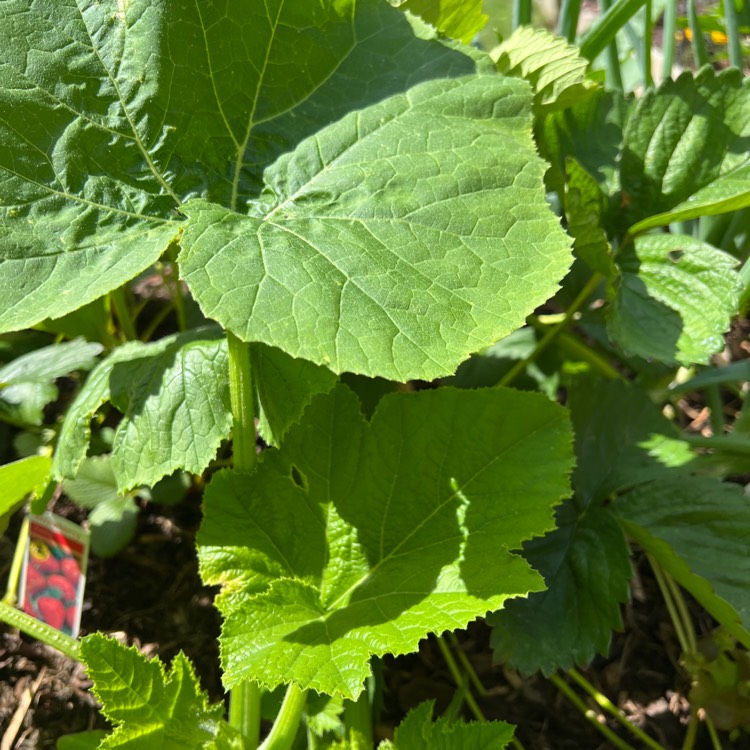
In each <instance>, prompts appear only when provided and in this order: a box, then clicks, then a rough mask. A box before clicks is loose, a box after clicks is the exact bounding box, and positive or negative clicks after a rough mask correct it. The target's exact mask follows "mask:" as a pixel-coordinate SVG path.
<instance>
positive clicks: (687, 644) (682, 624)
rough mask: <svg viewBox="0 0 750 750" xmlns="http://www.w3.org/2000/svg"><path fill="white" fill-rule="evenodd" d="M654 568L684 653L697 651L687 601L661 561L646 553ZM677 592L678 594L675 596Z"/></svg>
mask: <svg viewBox="0 0 750 750" xmlns="http://www.w3.org/2000/svg"><path fill="white" fill-rule="evenodd" d="M646 557H647V559H648V561H649V564H650V565H651V568H652V570H653V571H654V577H655V578H656V582H657V583H658V584H659V589H660V590H661V593H662V596H663V597H664V603H665V604H666V605H667V611H668V612H669V617H670V619H671V620H672V625H673V626H674V631H675V635H676V636H677V640H678V641H679V643H680V648H681V649H682V652H683V653H684V654H691V653H694V651H695V635H694V633H693V632H692V631H693V627H692V623H691V622H690V617H689V615H688V612H687V608H686V607H685V601H684V599H683V598H682V596H681V595H680V593H679V590H676V587H675V586H674V585H673V583H672V581H671V578H670V576H669V575H668V574H667V572H666V571H665V570H664V569H663V568H662V567H661V565H659V563H658V562H657V561H656V560H654V559H653V557H651V555H646ZM675 594H677V596H676V597H675Z"/></svg>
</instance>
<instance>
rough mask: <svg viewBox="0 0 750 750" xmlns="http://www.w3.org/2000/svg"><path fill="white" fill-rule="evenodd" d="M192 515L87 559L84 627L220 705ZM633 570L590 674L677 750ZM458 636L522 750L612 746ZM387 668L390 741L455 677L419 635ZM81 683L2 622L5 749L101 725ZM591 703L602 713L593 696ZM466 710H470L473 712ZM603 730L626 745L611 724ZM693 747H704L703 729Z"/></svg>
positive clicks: (666, 673)
mask: <svg viewBox="0 0 750 750" xmlns="http://www.w3.org/2000/svg"><path fill="white" fill-rule="evenodd" d="M55 510H56V512H59V513H61V514H63V515H67V516H69V517H71V518H73V519H76V518H77V516H79V515H80V513H81V511H79V510H78V509H76V508H75V507H74V506H72V505H67V504H66V503H65V501H64V500H63V501H61V502H60V503H59V504H58V506H57V507H56V508H55ZM199 523H200V504H199V500H198V498H197V497H196V498H192V499H188V500H187V501H185V502H183V503H181V504H180V505H178V506H175V507H171V508H168V507H162V506H158V505H155V504H144V507H143V509H142V512H141V514H140V519H139V527H138V532H137V534H136V537H135V539H134V541H133V542H132V543H131V544H130V545H129V546H128V547H127V548H126V549H125V550H124V551H123V552H121V553H120V554H119V555H117V556H115V557H113V558H110V559H97V558H92V560H91V563H90V568H89V578H88V582H87V588H86V603H85V609H84V615H83V632H84V633H86V632H92V631H95V630H101V631H103V632H106V633H115V634H119V637H120V638H122V639H124V640H126V641H127V642H128V643H135V644H137V645H138V646H139V647H140V648H141V649H142V650H143V651H144V652H145V653H147V654H148V655H154V654H158V655H159V656H160V657H161V658H162V659H164V660H166V661H169V660H170V659H171V658H173V657H174V655H175V654H176V653H177V652H178V651H179V650H180V649H182V650H184V651H185V652H186V654H187V655H188V656H189V657H190V659H191V660H192V661H193V663H194V664H195V667H196V671H197V673H198V674H199V676H200V679H201V682H202V685H203V687H204V688H205V689H206V690H207V691H208V694H209V696H210V699H211V700H212V701H220V700H224V698H225V694H224V691H223V689H222V686H221V679H220V671H219V665H218V648H217V636H218V634H219V628H220V619H219V616H218V614H217V612H216V610H215V609H214V608H213V607H212V599H213V595H214V593H215V592H214V590H212V589H209V588H206V587H204V586H202V584H201V582H200V579H199V577H198V573H197V563H196V559H195V551H194V549H195V548H194V538H195V533H196V531H197V528H198V525H199ZM19 525H20V517H17V518H14V519H13V522H12V523H11V526H10V528H9V529H8V531H7V532H6V534H5V535H4V536H3V537H2V541H1V542H0V572H2V573H3V574H5V575H7V569H8V567H9V565H10V560H11V557H12V554H13V540H14V539H15V537H16V535H17V531H18V527H19ZM634 570H635V585H634V592H635V593H634V598H633V601H632V602H631V603H630V604H628V605H627V606H626V607H625V609H624V612H623V619H624V623H625V629H624V631H623V632H622V633H617V634H615V636H614V638H613V641H612V645H611V648H610V653H609V655H608V656H607V657H606V658H604V657H599V658H597V659H596V661H595V662H594V664H593V665H591V667H590V668H589V669H588V670H586V671H585V675H586V676H587V678H588V679H589V680H590V681H591V682H592V683H593V684H594V685H595V686H596V687H597V688H599V689H600V690H601V691H602V692H603V693H604V694H606V695H607V696H609V697H610V699H611V700H613V701H614V702H616V703H617V705H618V706H619V707H620V708H621V709H622V710H623V711H624V712H625V713H626V714H627V715H628V716H630V717H631V718H632V719H633V720H635V721H636V722H637V723H638V725H639V726H642V727H644V728H645V729H646V730H647V731H648V732H649V733H650V734H651V735H652V736H653V737H655V738H656V739H657V740H658V741H659V742H660V743H661V744H662V745H663V746H664V747H666V748H669V749H670V750H671V749H672V748H674V749H675V750H676V749H677V748H680V747H681V746H682V740H683V737H684V732H685V723H686V721H687V718H688V716H689V707H688V705H687V702H686V700H685V699H684V698H683V697H682V696H683V694H684V693H685V692H686V691H687V689H688V687H689V686H688V685H687V684H686V682H685V677H684V676H683V674H682V673H681V671H680V668H679V664H678V657H679V648H678V646H677V641H676V639H675V637H674V633H673V631H672V627H671V624H670V620H669V617H668V614H667V612H666V609H665V608H664V606H663V605H662V604H661V598H660V597H659V594H658V591H657V589H656V584H655V582H654V581H653V580H652V579H651V577H650V574H649V570H648V567H647V566H646V565H645V564H643V563H642V561H641V560H640V559H639V557H638V555H637V554H636V556H635V558H634ZM695 616H696V622H697V626H698V629H699V631H700V630H704V631H707V630H709V629H710V628H711V627H712V623H711V622H710V620H708V619H707V617H706V615H704V614H702V613H701V612H700V611H699V610H698V609H697V608H696V609H695ZM458 640H459V643H460V644H461V648H462V649H463V651H464V653H465V654H466V656H467V657H468V659H469V661H470V662H471V664H472V665H473V667H474V669H475V671H476V672H477V675H478V676H479V678H480V679H481V681H482V683H483V685H484V686H485V688H486V695H484V696H480V697H478V704H479V707H480V708H481V710H482V712H483V713H484V715H485V716H486V717H487V718H488V719H502V720H505V721H508V722H510V723H512V724H515V725H517V727H518V729H517V737H518V739H519V740H520V741H521V742H522V743H523V746H524V748H526V750H574V749H577V750H580V749H584V750H605V748H609V747H612V745H611V744H609V743H608V742H607V741H603V738H602V736H601V735H600V734H599V733H598V732H596V731H595V730H594V729H593V728H592V727H591V726H590V725H589V724H588V722H587V721H586V719H585V718H584V716H583V715H582V714H581V712H580V711H578V710H577V709H575V708H574V707H573V706H572V704H571V703H569V702H568V699H567V698H566V697H565V696H563V694H562V693H561V692H560V691H559V689H558V688H557V687H555V686H554V685H553V684H552V683H550V682H549V681H548V680H546V679H543V678H542V677H533V678H531V679H525V680H524V679H522V678H521V677H520V676H519V675H517V674H516V673H514V672H513V671H511V670H508V669H505V668H504V667H503V666H502V665H498V664H493V661H492V656H491V652H490V649H489V645H488V644H489V632H488V628H487V627H486V626H485V625H484V624H483V623H482V622H475V623H473V624H472V625H470V626H469V628H468V629H467V630H466V631H462V632H460V633H458ZM383 668H384V669H383V672H384V675H385V693H384V696H383V710H382V712H381V717H380V720H379V722H378V724H377V726H376V733H377V735H378V737H379V738H383V737H388V736H392V733H393V728H394V727H395V726H396V725H397V724H398V723H399V721H400V720H401V719H402V718H403V716H404V714H405V712H406V711H408V710H409V709H410V708H412V707H414V706H416V705H417V704H418V703H420V702H421V701H423V700H425V699H434V700H435V701H436V704H437V707H438V709H441V708H445V707H447V706H448V704H449V703H450V701H451V698H452V696H453V694H454V691H455V685H454V683H453V680H452V678H451V675H450V672H449V670H448V668H447V666H446V663H445V661H444V660H443V657H442V656H441V652H440V649H439V648H438V645H437V643H436V641H435V640H434V639H427V640H425V641H424V642H423V643H422V647H421V648H420V650H419V652H418V653H417V654H410V655H406V656H402V657H399V658H386V659H384V660H383ZM88 686H89V683H88V681H87V679H86V675H85V673H84V671H83V669H82V668H81V666H80V665H78V664H76V663H75V662H72V661H71V660H69V659H67V658H65V657H63V656H61V655H60V654H58V653H56V652H55V651H53V650H52V649H50V648H48V647H46V646H44V645H42V644H40V643H37V642H35V641H33V640H32V639H29V638H26V637H25V636H19V634H18V633H17V632H14V631H13V630H11V629H9V628H7V627H5V626H2V628H1V629H0V735H2V737H3V739H2V744H1V745H0V750H32V748H33V749H41V748H53V747H55V743H56V740H57V738H58V737H60V736H62V735H64V734H68V733H72V732H79V731H83V730H86V729H92V728H106V727H107V724H106V721H105V720H104V719H103V718H102V717H101V715H100V714H99V712H98V711H97V705H96V701H95V700H94V698H93V696H92V695H91V693H90V692H89V691H88V689H87V688H88ZM591 708H593V709H594V710H596V707H595V706H594V705H593V704H592V706H591ZM597 713H599V712H598V711H597ZM467 718H468V719H470V718H471V715H470V714H468V713H467ZM608 725H609V726H610V727H611V728H612V729H613V730H615V731H616V732H617V733H618V734H619V735H620V736H623V738H625V737H627V739H628V741H631V740H632V738H630V737H628V736H627V735H625V734H623V733H622V731H621V730H620V729H619V728H618V726H617V725H616V723H614V722H611V721H610V722H608ZM727 742H729V741H728V740H727ZM631 744H633V745H634V746H636V747H637V746H638V743H637V742H633V741H631ZM725 746H726V747H730V746H731V747H734V748H738V750H740V749H744V748H750V742H749V741H748V738H747V737H744V738H742V739H739V740H736V741H734V742H732V743H731V745H730V744H726V745H725ZM695 747H696V750H703V748H710V747H711V744H710V743H709V740H708V735H707V734H706V732H705V731H704V730H702V731H701V732H699V736H698V741H697V743H696V745H695Z"/></svg>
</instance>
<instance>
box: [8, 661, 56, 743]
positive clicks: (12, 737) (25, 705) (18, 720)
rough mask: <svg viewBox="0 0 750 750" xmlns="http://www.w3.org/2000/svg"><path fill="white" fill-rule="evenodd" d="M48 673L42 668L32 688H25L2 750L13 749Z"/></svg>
mask: <svg viewBox="0 0 750 750" xmlns="http://www.w3.org/2000/svg"><path fill="white" fill-rule="evenodd" d="M46 673H47V668H46V667H42V668H41V669H40V670H39V674H38V675H37V678H36V679H35V680H34V682H33V683H32V684H31V686H30V687H27V688H25V689H24V691H23V693H22V694H21V698H20V700H19V701H18V706H17V707H16V710H15V711H14V712H13V716H12V717H11V720H10V722H9V723H8V728H7V729H6V730H5V734H3V739H2V741H0V750H11V748H12V747H13V743H14V742H15V741H16V736H17V735H18V732H19V730H20V729H21V727H22V726H23V720H24V719H25V718H26V714H27V713H28V711H29V707H30V706H31V701H33V700H34V696H35V695H36V691H37V690H38V689H39V686H40V685H41V684H42V680H43V679H44V676H45V674H46Z"/></svg>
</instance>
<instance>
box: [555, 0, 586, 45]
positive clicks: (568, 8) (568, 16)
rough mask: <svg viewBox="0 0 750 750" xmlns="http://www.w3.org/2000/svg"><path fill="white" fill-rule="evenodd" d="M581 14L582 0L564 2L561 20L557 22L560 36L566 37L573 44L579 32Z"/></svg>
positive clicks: (561, 8) (563, 0)
mask: <svg viewBox="0 0 750 750" xmlns="http://www.w3.org/2000/svg"><path fill="white" fill-rule="evenodd" d="M580 13H581V0H562V5H561V6H560V18H559V20H558V22H557V34H558V36H564V37H565V38H566V39H567V40H568V41H569V42H570V43H571V44H572V43H573V42H575V39H576V33H577V31H578V16H579V15H580Z"/></svg>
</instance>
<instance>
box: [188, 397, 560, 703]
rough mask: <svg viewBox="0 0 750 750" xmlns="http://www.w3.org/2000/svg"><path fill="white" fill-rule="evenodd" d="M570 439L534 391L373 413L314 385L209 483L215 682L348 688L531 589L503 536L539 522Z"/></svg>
mask: <svg viewBox="0 0 750 750" xmlns="http://www.w3.org/2000/svg"><path fill="white" fill-rule="evenodd" d="M570 439H571V436H570V432H569V427H568V425H567V420H566V418H565V412H564V410H562V409H561V408H560V407H559V406H558V405H556V404H554V403H551V402H550V401H549V400H548V399H546V398H545V397H543V396H541V395H539V394H532V393H521V392H516V391H511V390H505V389H497V390H487V391H456V390H453V389H450V388H442V389H439V390H435V391H423V392H419V393H414V394H394V395H390V396H385V397H384V398H383V399H382V400H381V402H380V404H379V406H378V408H377V410H376V412H375V415H374V417H373V418H372V422H371V423H370V424H368V423H367V422H365V421H364V419H363V418H362V415H361V413H360V411H359V405H358V400H357V398H356V396H355V395H354V394H353V393H352V392H351V391H349V390H348V389H347V388H346V387H344V386H338V387H337V388H336V389H335V390H334V391H333V392H332V393H331V394H328V395H325V396H317V397H316V398H315V399H314V400H313V401H312V403H311V405H310V407H308V409H307V411H306V412H305V415H304V418H303V421H302V422H301V423H300V426H296V425H295V426H293V427H292V428H290V430H289V432H288V433H287V436H286V438H285V440H284V443H283V447H282V449H281V450H280V451H278V452H277V451H272V452H267V453H266V456H265V459H264V461H263V463H262V464H261V466H260V467H259V469H258V470H257V472H256V473H255V474H253V475H248V474H244V473H240V472H233V471H222V472H219V473H218V474H216V475H215V476H214V477H213V479H212V481H211V483H210V485H209V487H208V489H207V495H206V504H205V517H204V521H203V526H202V528H201V530H200V532H199V536H198V546H199V556H200V563H201V571H202V575H203V577H204V580H205V581H206V582H207V583H210V584H218V583H221V584H224V587H225V588H224V591H223V593H222V594H221V596H220V597H219V599H218V602H217V605H218V607H219V609H220V610H221V612H222V614H223V615H224V618H225V622H224V629H223V633H222V636H221V652H222V661H223V666H224V681H225V683H226V685H227V686H228V687H231V686H232V685H234V684H236V683H237V682H238V681H240V680H243V679H247V678H249V679H254V680H258V681H261V682H263V683H264V684H266V685H268V686H271V687H273V686H275V685H278V684H279V683H282V682H283V683H286V682H295V683H298V684H299V685H300V686H302V687H305V688H307V687H311V688H314V689H315V690H318V691H321V692H325V693H329V694H339V695H343V696H345V697H354V696H356V695H357V694H358V693H359V692H360V691H361V689H362V684H363V681H364V678H365V676H366V675H367V674H368V670H369V667H368V660H369V657H370V656H371V655H373V654H385V653H395V654H398V653H404V652H407V651H412V650H414V649H415V648H416V646H417V644H418V642H419V640H420V639H421V638H423V637H425V636H426V635H427V634H428V633H430V632H442V631H443V630H446V629H449V628H451V629H452V628H456V627H463V626H465V625H466V623H467V622H469V621H470V620H472V619H473V618H475V617H477V616H480V615H483V614H484V613H485V612H486V611H487V610H490V609H498V608H499V607H500V606H502V604H503V602H504V601H505V600H506V599H507V598H508V597H511V596H519V595H520V596H523V595H525V594H526V593H528V592H529V591H530V590H538V588H539V579H538V577H537V575H536V574H535V573H534V572H533V571H531V569H530V568H528V566H527V565H526V564H525V563H524V562H523V560H521V558H520V557H518V556H517V555H514V554H511V553H509V552H508V550H510V549H514V548H518V546H519V545H520V544H521V542H522V541H523V540H524V539H526V538H529V537H531V536H533V535H535V534H540V533H543V531H544V530H546V529H548V528H550V525H551V506H552V505H553V504H554V503H555V502H556V501H557V500H558V499H559V498H560V497H561V496H562V495H564V494H565V493H566V487H567V482H566V472H567V471H568V470H569V468H570V466H571V460H572V456H571V450H570ZM540 452H543V454H544V456H545V460H544V461H543V462H541V463H540V462H539V461H538V455H539V454H540Z"/></svg>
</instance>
